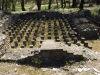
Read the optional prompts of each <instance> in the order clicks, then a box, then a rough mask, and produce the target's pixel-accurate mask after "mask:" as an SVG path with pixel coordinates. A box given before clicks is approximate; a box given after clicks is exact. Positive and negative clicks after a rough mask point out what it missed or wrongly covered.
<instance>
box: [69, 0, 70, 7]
mask: <svg viewBox="0 0 100 75" xmlns="http://www.w3.org/2000/svg"><path fill="white" fill-rule="evenodd" d="M69 8H70V0H69Z"/></svg>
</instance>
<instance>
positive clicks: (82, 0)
mask: <svg viewBox="0 0 100 75" xmlns="http://www.w3.org/2000/svg"><path fill="white" fill-rule="evenodd" d="M83 4H84V0H81V4H80V7H79V9H80V10H83Z"/></svg>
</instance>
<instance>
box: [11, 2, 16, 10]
mask: <svg viewBox="0 0 100 75" xmlns="http://www.w3.org/2000/svg"><path fill="white" fill-rule="evenodd" d="M15 4H16V0H12V11H15Z"/></svg>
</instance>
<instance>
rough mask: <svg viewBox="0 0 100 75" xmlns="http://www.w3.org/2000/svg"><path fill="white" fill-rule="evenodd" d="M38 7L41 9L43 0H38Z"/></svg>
mask: <svg viewBox="0 0 100 75" xmlns="http://www.w3.org/2000/svg"><path fill="white" fill-rule="evenodd" d="M36 2H37V7H38V10H41V0H37V1H36Z"/></svg>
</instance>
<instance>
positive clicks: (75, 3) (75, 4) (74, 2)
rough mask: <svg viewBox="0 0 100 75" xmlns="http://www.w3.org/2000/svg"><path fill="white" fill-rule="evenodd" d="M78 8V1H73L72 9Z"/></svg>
mask: <svg viewBox="0 0 100 75" xmlns="http://www.w3.org/2000/svg"><path fill="white" fill-rule="evenodd" d="M76 6H77V2H76V0H73V4H72V8H75V7H76Z"/></svg>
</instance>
